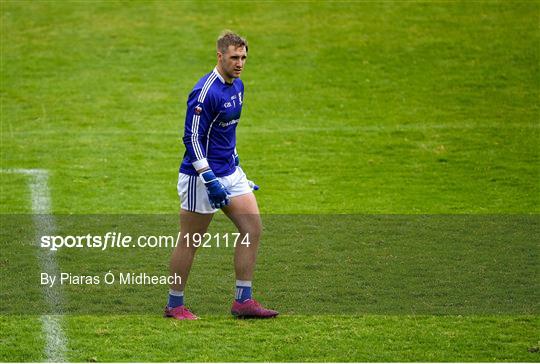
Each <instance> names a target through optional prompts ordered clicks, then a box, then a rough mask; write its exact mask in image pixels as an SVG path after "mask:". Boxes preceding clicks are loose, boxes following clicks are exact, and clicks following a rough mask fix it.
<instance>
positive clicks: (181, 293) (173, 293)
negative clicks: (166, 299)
mask: <svg viewBox="0 0 540 364" xmlns="http://www.w3.org/2000/svg"><path fill="white" fill-rule="evenodd" d="M169 294H170V295H171V296H175V297H184V291H175V290H174V289H169Z"/></svg>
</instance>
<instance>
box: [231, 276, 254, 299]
mask: <svg viewBox="0 0 540 364" xmlns="http://www.w3.org/2000/svg"><path fill="white" fill-rule="evenodd" d="M234 298H235V299H236V301H237V302H244V301H245V300H249V299H251V281H239V280H236V295H235V297H234Z"/></svg>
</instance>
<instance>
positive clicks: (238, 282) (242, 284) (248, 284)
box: [236, 279, 251, 287]
mask: <svg viewBox="0 0 540 364" xmlns="http://www.w3.org/2000/svg"><path fill="white" fill-rule="evenodd" d="M236 287H251V281H241V280H238V279H237V280H236Z"/></svg>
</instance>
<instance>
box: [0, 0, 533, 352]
mask: <svg viewBox="0 0 540 364" xmlns="http://www.w3.org/2000/svg"><path fill="white" fill-rule="evenodd" d="M0 5H1V20H2V24H1V32H2V35H1V37H2V39H1V40H2V42H1V92H2V95H1V96H2V106H1V119H2V125H1V133H2V135H1V149H2V155H1V168H2V169H4V170H5V169H17V168H41V169H46V170H48V171H49V173H50V180H49V188H50V191H51V202H52V206H51V208H52V212H53V213H54V214H56V216H57V221H58V225H59V228H62V221H64V220H62V218H61V217H60V214H75V215H83V214H112V215H111V216H118V215H119V214H140V215H138V216H144V215H142V214H167V215H166V216H168V218H170V217H173V216H174V214H176V213H177V211H178V200H177V196H176V191H175V186H176V178H177V168H178V164H179V161H180V158H181V156H182V153H183V147H182V145H181V140H180V138H181V130H182V126H183V117H184V107H185V100H186V97H187V94H188V92H189V91H190V90H191V88H192V86H193V84H194V82H195V81H196V80H197V79H198V78H199V77H200V76H202V75H203V74H204V73H206V72H208V71H209V70H210V69H211V68H212V67H213V65H214V63H215V54H214V51H213V45H214V41H215V38H216V37H217V35H218V34H219V32H220V31H221V30H223V29H224V28H231V29H233V30H235V31H238V32H239V33H241V34H243V35H245V36H246V37H247V38H248V40H249V42H250V53H249V60H248V63H247V66H246V71H245V73H244V75H243V77H242V78H243V80H244V82H245V85H246V95H245V107H244V111H243V115H242V121H241V123H240V124H239V131H238V134H239V135H238V140H239V145H238V150H239V152H240V156H241V160H242V164H243V167H244V169H245V170H246V171H247V173H248V175H249V176H250V178H252V179H254V180H255V181H257V182H258V183H259V184H260V185H261V186H262V190H261V191H259V192H258V193H257V198H258V201H259V205H260V208H261V211H262V212H263V214H264V216H263V218H264V219H265V220H266V221H267V224H266V225H265V226H266V227H265V229H266V230H265V238H264V239H263V242H262V244H263V246H262V248H261V249H262V251H261V256H260V260H259V266H258V270H257V277H256V288H255V294H256V296H258V297H263V298H264V302H265V303H269V304H270V305H272V306H274V307H276V308H277V309H279V310H281V311H282V313H283V315H282V316H281V317H279V318H278V319H277V320H273V321H263V322H260V321H256V322H254V321H247V322H245V321H235V320H233V319H232V318H230V317H229V316H228V315H227V309H228V305H229V304H230V302H229V301H230V299H231V297H230V296H231V295H232V289H233V287H232V286H231V283H232V282H233V281H232V279H233V277H232V264H231V253H232V251H231V250H207V251H202V252H201V254H200V256H198V258H197V261H196V263H195V267H194V271H193V275H192V278H193V280H192V281H191V282H190V286H189V287H188V290H189V291H187V297H186V299H187V302H188V304H189V305H190V306H192V307H193V308H194V310H195V311H196V312H200V313H201V315H202V316H203V320H201V321H200V322H194V323H185V324H184V323H178V322H173V321H168V320H163V319H161V318H160V317H159V314H160V309H161V306H162V305H163V304H164V303H165V299H166V289H165V288H164V287H150V288H148V287H147V288H145V289H105V288H103V287H100V288H96V290H86V289H85V288H81V287H68V288H66V289H65V291H64V297H65V300H66V307H67V308H68V309H69V310H71V311H70V312H71V314H69V315H66V316H64V331H65V334H66V337H67V349H68V351H67V359H68V360H71V361H117V360H119V361H529V362H537V361H539V356H538V352H534V351H535V348H537V347H538V345H539V344H538V334H537V333H538V331H539V328H540V322H539V319H538V311H539V310H538V309H539V307H538V302H539V299H538V298H539V297H538V293H537V292H538V291H539V290H538V288H539V287H538V283H537V282H539V281H540V279H539V278H540V277H539V276H540V275H539V266H538V253H539V252H538V241H539V229H538V212H539V210H538V206H539V198H540V194H539V187H540V185H539V183H538V181H539V180H540V175H539V173H540V169H539V168H538V165H539V154H540V153H539V147H538V146H539V145H540V144H539V124H538V119H539V103H538V100H539V90H540V86H539V85H540V72H539V64H540V62H539V60H540V55H539V48H538V44H539V41H540V39H539V38H540V29H539V27H538V23H539V18H540V3H539V2H537V1H531V2H474V3H469V2H451V3H448V2H411V3H403V2H384V3H383V2H381V3H373V2H371V3H354V2H332V3H318V2H317V3H315V2H301V3H300V2H286V3H277V2H261V3H247V2H246V3H244V2H232V3H228V4H227V5H226V6H225V3H215V4H210V3H199V2H154V3H141V2H138V3H120V2H92V3H84V4H83V3H77V2H15V1H2V2H1V3H0ZM0 176H1V178H2V183H1V193H0V200H1V206H2V207H1V208H2V214H3V216H4V217H3V218H2V225H3V226H2V233H3V235H2V237H3V239H2V240H3V241H2V244H3V247H2V260H1V264H0V272H1V274H2V308H3V309H2V316H1V319H0V325H1V327H0V332H1V339H0V340H1V341H0V342H1V343H2V345H1V347H0V359H1V360H3V361H41V360H44V359H46V353H45V351H44V347H45V345H46V344H45V338H44V336H43V333H42V324H41V321H40V319H39V315H40V314H41V313H43V309H42V308H41V309H40V308H39V307H40V305H41V307H42V306H43V305H44V302H43V298H42V292H41V290H40V288H39V287H38V286H37V284H36V281H37V279H38V275H39V269H40V268H39V265H38V263H37V260H36V248H35V247H34V246H32V245H31V244H25V241H26V242H28V241H31V239H32V238H31V237H32V234H33V232H32V231H31V229H30V230H29V231H27V230H23V229H21V228H20V226H25V225H24V224H22V225H17V224H8V223H9V222H12V218H13V216H12V214H28V213H31V208H30V200H31V196H30V193H29V191H28V187H27V178H26V177H24V176H21V175H16V174H6V173H2V174H0ZM336 214H348V215H343V216H339V215H336ZM381 214H386V215H381ZM396 214H401V215H400V216H397V215H396ZM388 215H390V219H386V220H385V219H384V218H382V217H381V216H388ZM421 215H425V216H426V218H425V219H422V216H421ZM351 216H352V218H351ZM379 217H381V218H380V219H379ZM400 218H402V219H404V222H403V223H396V221H399V219H400ZM81 219H82V220H81V221H82V222H85V220H84V218H81ZM111 219H112V220H114V217H112V218H111ZM280 219H283V220H280ZM347 219H352V220H347ZM366 219H367V220H366ZM396 219H397V220H396ZM358 221H363V223H358ZM216 223H218V224H217V226H220V225H219V221H216ZM81 224H82V223H81ZM17 226H19V229H17ZM79 226H81V225H79ZM336 227H337V228H336ZM217 228H218V227H216V229H217ZM28 236H29V237H28ZM16 237H18V238H19V239H18V240H17V239H16ZM24 237H27V238H26V240H25V239H24ZM6 238H10V239H6ZM13 239H15V240H13ZM57 258H58V265H59V267H60V269H62V270H65V271H73V272H82V271H84V272H103V271H107V270H109V269H113V270H114V269H120V268H126V269H130V268H132V269H141V267H145V268H148V269H153V270H154V271H155V272H162V273H165V272H166V265H167V259H168V251H167V250H164V249H160V250H159V249H158V250H151V251H135V252H130V253H129V254H127V255H124V256H121V255H120V254H118V252H116V253H114V252H105V253H98V252H86V251H73V250H64V251H61V252H59V253H58V254H57ZM96 293H99V294H96ZM29 298H31V299H30V300H31V301H32V302H31V303H29V302H28V301H29ZM92 300H94V301H92ZM88 303H90V304H92V303H93V304H92V305H87V304H88ZM34 305H35V306H36V307H38V308H37V310H36V311H35V312H36V315H35V316H33V315H28V312H25V314H21V312H20V308H19V311H17V309H14V307H15V308H16V307H27V306H29V307H34ZM121 307H129V308H128V309H127V310H126V311H127V312H119V308H121ZM85 308H86V309H87V311H85V310H84V309H85ZM133 308H135V309H133ZM137 308H138V309H139V310H140V311H141V312H137V310H136V309H137Z"/></svg>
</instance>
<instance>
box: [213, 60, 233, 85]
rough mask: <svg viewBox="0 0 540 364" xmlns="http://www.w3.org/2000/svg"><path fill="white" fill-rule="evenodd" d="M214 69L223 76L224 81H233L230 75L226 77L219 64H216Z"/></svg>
mask: <svg viewBox="0 0 540 364" xmlns="http://www.w3.org/2000/svg"><path fill="white" fill-rule="evenodd" d="M216 70H217V71H218V72H219V74H220V76H221V77H222V78H223V80H224V81H225V82H226V83H233V81H234V80H233V78H232V77H227V76H226V75H225V72H223V70H222V69H221V67H220V65H219V64H218V65H217V66H216Z"/></svg>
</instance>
